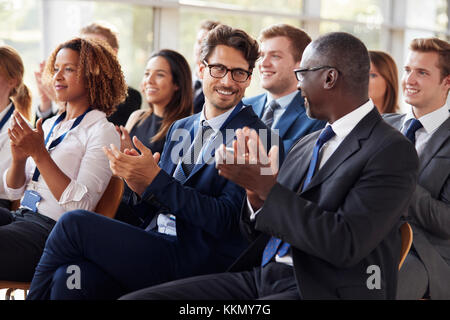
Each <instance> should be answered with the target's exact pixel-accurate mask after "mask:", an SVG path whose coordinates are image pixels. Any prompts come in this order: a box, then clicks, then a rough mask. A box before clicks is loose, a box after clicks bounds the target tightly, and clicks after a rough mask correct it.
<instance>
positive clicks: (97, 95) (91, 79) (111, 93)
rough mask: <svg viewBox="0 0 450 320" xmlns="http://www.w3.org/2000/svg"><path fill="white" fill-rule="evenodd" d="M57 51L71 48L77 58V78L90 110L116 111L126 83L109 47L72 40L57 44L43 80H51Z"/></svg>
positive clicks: (93, 42) (81, 40) (86, 40)
mask: <svg viewBox="0 0 450 320" xmlns="http://www.w3.org/2000/svg"><path fill="white" fill-rule="evenodd" d="M61 49H71V50H74V51H77V52H78V53H79V55H80V58H79V66H81V67H80V68H78V74H77V76H78V77H84V79H85V83H86V89H87V91H88V96H89V103H90V106H91V107H92V108H93V109H97V110H100V111H103V112H104V113H106V115H107V116H109V115H111V114H112V113H114V111H116V107H117V106H118V105H119V104H120V103H122V102H123V101H125V98H126V97H127V89H128V87H127V84H126V82H125V77H124V75H123V72H122V68H121V66H120V64H119V61H118V60H117V57H116V54H115V53H114V51H113V50H112V48H111V47H110V46H105V45H102V43H101V42H100V41H96V40H92V39H83V38H74V39H71V40H69V41H66V42H64V43H62V44H60V45H59V46H58V47H56V49H55V50H54V51H53V53H52V54H51V55H50V57H49V58H48V60H47V63H46V65H45V69H44V79H45V81H52V78H53V76H54V74H55V72H54V64H55V60H56V55H57V54H58V52H59V51H60V50H61Z"/></svg>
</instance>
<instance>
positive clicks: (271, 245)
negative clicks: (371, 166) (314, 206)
mask: <svg viewBox="0 0 450 320" xmlns="http://www.w3.org/2000/svg"><path fill="white" fill-rule="evenodd" d="M334 135H335V133H334V131H333V129H332V128H331V126H327V127H326V128H325V130H323V131H322V133H321V134H320V136H319V139H317V141H316V144H315V145H314V150H313V155H312V157H311V161H310V162H309V168H308V172H307V174H306V178H305V181H304V182H303V188H302V190H305V188H306V186H307V185H308V184H309V183H310V181H311V179H312V177H313V176H314V173H315V171H316V169H317V167H318V163H319V152H320V148H322V146H323V145H324V144H325V143H326V142H327V141H328V140H330V139H331V138H332V137H334ZM281 243H282V241H281V239H278V238H276V237H272V238H270V240H269V242H267V245H266V247H265V249H264V252H263V258H262V263H261V266H263V267H264V266H265V265H266V264H267V263H268V262H269V261H270V260H271V259H272V258H273V257H274V256H275V255H276V254H277V253H278V256H280V257H282V256H284V255H286V253H287V252H288V250H289V247H290V246H291V245H290V244H289V243H287V242H284V243H283V244H282V245H281V247H280V249H279V250H278V247H279V246H280V244H281Z"/></svg>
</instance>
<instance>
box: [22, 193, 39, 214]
mask: <svg viewBox="0 0 450 320" xmlns="http://www.w3.org/2000/svg"><path fill="white" fill-rule="evenodd" d="M40 201H41V196H40V195H39V193H38V192H37V191H34V190H26V191H25V193H24V195H23V198H22V202H21V203H20V206H21V207H24V208H27V209H29V210H31V211H33V212H37V207H38V204H39V202H40Z"/></svg>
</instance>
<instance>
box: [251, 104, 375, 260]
mask: <svg viewBox="0 0 450 320" xmlns="http://www.w3.org/2000/svg"><path fill="white" fill-rule="evenodd" d="M373 108H374V105H373V102H372V100H371V99H369V101H367V102H366V103H364V104H363V105H361V106H360V107H358V108H357V109H355V110H353V111H352V112H350V113H347V114H346V115H345V116H343V117H342V118H340V119H338V120H336V121H335V122H334V123H333V124H330V123H327V124H326V126H325V128H326V127H327V126H331V128H332V129H333V131H334V133H335V134H336V135H335V136H333V137H332V138H331V139H330V140H328V141H327V142H326V143H325V144H324V145H323V146H322V148H321V149H320V151H319V170H320V168H322V167H323V165H324V164H325V163H326V162H327V161H328V159H330V157H331V156H332V154H333V153H334V152H335V151H336V149H337V148H338V147H339V145H340V144H341V142H342V141H344V139H345V138H346V137H347V136H348V134H349V133H350V132H351V131H352V130H353V129H354V128H355V127H356V125H357V124H358V123H359V122H360V121H361V120H362V119H363V118H364V117H365V116H366V115H367V114H368V113H369V112H370V111H372V109H373ZM325 128H324V129H322V131H323V130H325ZM315 174H317V172H316V173H315ZM247 207H248V208H249V213H250V220H254V219H255V218H256V215H257V214H258V213H259V211H260V210H261V209H259V210H257V211H256V212H254V211H253V209H252V206H251V205H250V203H249V201H248V198H247ZM275 261H276V262H280V263H285V264H288V265H291V266H292V265H293V262H292V253H291V249H289V252H288V253H287V254H286V255H285V256H283V257H279V256H278V254H277V255H276V256H275Z"/></svg>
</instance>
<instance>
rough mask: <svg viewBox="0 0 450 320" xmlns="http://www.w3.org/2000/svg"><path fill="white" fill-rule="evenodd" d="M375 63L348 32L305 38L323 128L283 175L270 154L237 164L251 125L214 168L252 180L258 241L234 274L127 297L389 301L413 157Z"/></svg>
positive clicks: (255, 141)
mask: <svg viewBox="0 0 450 320" xmlns="http://www.w3.org/2000/svg"><path fill="white" fill-rule="evenodd" d="M369 69H370V61H369V54H368V52H367V49H366V47H365V46H364V44H363V43H362V42H361V41H360V40H359V39H357V38H356V37H354V36H352V35H350V34H348V33H341V32H339V33H330V34H327V35H324V36H322V37H320V38H318V39H317V40H315V41H313V42H312V43H311V44H309V45H308V46H307V48H306V49H305V51H304V53H303V57H302V61H301V64H300V69H298V70H296V71H295V72H296V75H297V78H298V80H299V83H298V86H299V88H300V89H301V90H302V95H303V96H304V97H305V102H306V108H307V110H308V113H309V115H311V116H312V117H314V118H316V119H320V120H323V121H326V122H327V126H326V127H325V129H324V130H321V131H320V132H314V133H312V134H309V135H307V136H305V137H304V138H302V139H301V140H299V142H297V143H296V144H295V145H294V147H293V148H292V149H291V150H290V152H289V153H288V155H287V157H286V159H285V161H284V162H283V165H282V166H281V168H280V171H279V174H278V175H277V174H276V173H273V174H272V175H260V174H259V172H260V169H261V168H262V167H264V165H263V164H264V163H266V162H268V163H272V161H273V160H274V157H273V156H272V154H273V153H272V152H269V156H268V158H269V161H266V160H267V159H265V158H264V157H260V158H259V160H260V163H259V164H251V163H247V164H239V163H240V161H239V160H240V159H239V157H241V156H242V155H241V153H238V152H236V151H237V150H239V149H245V150H244V151H246V152H245V153H244V154H246V153H248V154H249V156H248V157H249V160H251V159H252V158H254V157H255V155H256V151H255V148H256V147H255V146H258V145H259V143H260V139H259V137H258V135H257V133H256V132H255V131H250V130H247V129H244V130H242V132H241V131H239V132H238V133H237V142H236V143H235V149H234V157H235V160H236V161H235V162H234V164H227V163H225V164H222V165H219V166H218V167H219V170H220V173H221V175H223V176H225V177H227V178H229V179H231V180H233V181H234V182H236V183H237V184H239V185H241V186H243V187H245V188H246V189H247V195H248V200H249V204H248V205H247V206H246V207H245V208H243V210H242V223H243V224H242V230H245V231H246V232H247V233H248V236H249V238H251V239H254V241H253V243H252V244H251V245H250V247H249V248H248V249H247V250H246V252H245V253H244V254H243V255H242V256H241V257H240V258H239V259H238V260H237V261H236V262H235V263H234V264H233V266H232V267H231V268H230V270H229V272H226V273H221V274H213V275H204V276H201V277H195V278H189V279H182V280H179V281H174V282H169V283H165V284H162V285H158V286H155V287H153V288H148V289H144V290H142V291H140V292H138V293H134V294H130V295H128V296H126V297H124V298H131V299H132V298H142V299H213V300H214V299H216V300H221V299H224V300H231V299H233V300H235V299H236V300H252V299H394V298H395V294H396V285H397V284H396V282H397V272H398V263H399V258H400V247H401V239H400V232H399V227H400V220H401V216H402V214H404V213H405V212H406V210H407V208H408V205H409V200H410V199H411V195H412V192H413V190H414V187H415V186H414V185H415V182H416V178H417V168H418V158H417V154H416V152H415V150H414V147H413V146H412V145H411V143H409V141H408V140H407V139H406V138H405V137H404V136H403V135H402V134H401V133H400V132H398V131H397V130H396V129H394V128H392V127H391V126H390V125H388V124H387V123H385V122H384V121H383V120H382V118H381V116H380V114H379V113H378V111H377V109H376V108H375V107H374V105H373V103H372V101H371V100H370V99H369V97H368V85H369ZM274 149H275V147H274V148H273V149H272V150H271V151H273V150H274ZM245 159H247V156H245ZM236 163H237V164H236Z"/></svg>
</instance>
